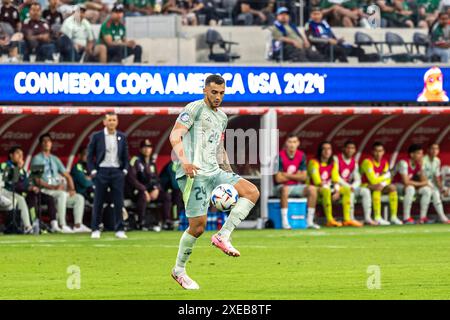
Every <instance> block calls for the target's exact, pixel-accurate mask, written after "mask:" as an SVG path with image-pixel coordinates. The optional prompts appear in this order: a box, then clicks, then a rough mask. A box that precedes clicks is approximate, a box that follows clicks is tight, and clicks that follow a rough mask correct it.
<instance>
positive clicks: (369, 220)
mask: <svg viewBox="0 0 450 320" xmlns="http://www.w3.org/2000/svg"><path fill="white" fill-rule="evenodd" d="M364 223H365V224H367V225H368V226H377V225H378V223H377V222H376V221H373V220H372V219H367V220H365V221H364Z"/></svg>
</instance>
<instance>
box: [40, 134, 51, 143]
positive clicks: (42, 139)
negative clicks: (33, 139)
mask: <svg viewBox="0 0 450 320" xmlns="http://www.w3.org/2000/svg"><path fill="white" fill-rule="evenodd" d="M45 138H49V139H50V140H52V137H51V136H50V133H48V132H47V133H44V134H43V135H41V136H40V137H39V144H42V141H44V139H45Z"/></svg>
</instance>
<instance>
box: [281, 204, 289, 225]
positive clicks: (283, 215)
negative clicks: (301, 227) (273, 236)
mask: <svg viewBox="0 0 450 320" xmlns="http://www.w3.org/2000/svg"><path fill="white" fill-rule="evenodd" d="M281 220H282V221H283V224H288V208H281Z"/></svg>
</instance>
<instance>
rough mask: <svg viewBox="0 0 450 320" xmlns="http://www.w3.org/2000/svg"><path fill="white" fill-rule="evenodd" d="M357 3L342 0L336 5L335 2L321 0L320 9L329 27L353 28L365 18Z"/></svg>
mask: <svg viewBox="0 0 450 320" xmlns="http://www.w3.org/2000/svg"><path fill="white" fill-rule="evenodd" d="M359 2H360V1H356V0H343V1H341V3H340V4H337V3H336V1H330V0H321V1H320V8H321V9H322V14H323V16H324V17H326V18H327V21H329V22H330V24H331V25H335V26H343V27H355V26H358V25H359V24H360V22H361V20H363V19H365V18H366V16H367V15H366V14H365V13H364V12H363V10H361V8H360V7H359Z"/></svg>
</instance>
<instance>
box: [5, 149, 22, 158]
mask: <svg viewBox="0 0 450 320" xmlns="http://www.w3.org/2000/svg"><path fill="white" fill-rule="evenodd" d="M17 150H22V151H23V149H22V147H21V146H19V145H15V146H12V147H11V148H10V149H9V150H8V158H9V159H10V160H11V155H13V154H14V153H15V152H16V151H17Z"/></svg>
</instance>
